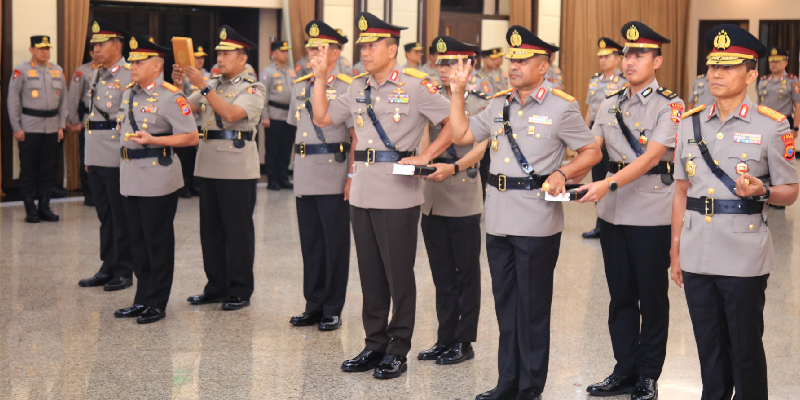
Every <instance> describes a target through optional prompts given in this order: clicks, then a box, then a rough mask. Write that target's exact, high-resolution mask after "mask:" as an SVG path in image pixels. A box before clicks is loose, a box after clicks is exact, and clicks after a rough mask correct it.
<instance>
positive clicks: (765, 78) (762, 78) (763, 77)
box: [760, 75, 769, 81]
mask: <svg viewBox="0 0 800 400" xmlns="http://www.w3.org/2000/svg"><path fill="white" fill-rule="evenodd" d="M767 79H769V76H768V75H764V76H762V77H761V79H760V80H762V81H765V80H767Z"/></svg>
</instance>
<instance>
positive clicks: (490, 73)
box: [481, 47, 508, 95]
mask: <svg viewBox="0 0 800 400" xmlns="http://www.w3.org/2000/svg"><path fill="white" fill-rule="evenodd" d="M504 55H505V53H504V52H503V49H502V48H500V47H495V48H492V49H489V50H481V61H483V66H484V67H483V69H482V70H481V73H483V74H484V75H486V76H487V77H488V78H489V83H490V85H491V88H492V90H491V91H490V92H487V91H486V90H485V89H486V88H483V89H484V90H483V92H484V93H485V94H487V95H493V94H495V93H497V92H502V91H503V90H506V89H508V72H506V71H504V70H503V56H504Z"/></svg>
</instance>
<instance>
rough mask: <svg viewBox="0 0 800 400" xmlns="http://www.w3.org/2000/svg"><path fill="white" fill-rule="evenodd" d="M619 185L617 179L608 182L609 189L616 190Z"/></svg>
mask: <svg viewBox="0 0 800 400" xmlns="http://www.w3.org/2000/svg"><path fill="white" fill-rule="evenodd" d="M618 187H619V185H617V181H609V182H608V191H610V192H614V191H616V190H617V188H618Z"/></svg>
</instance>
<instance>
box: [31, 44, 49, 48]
mask: <svg viewBox="0 0 800 400" xmlns="http://www.w3.org/2000/svg"><path fill="white" fill-rule="evenodd" d="M33 47H35V48H37V49H49V48H51V47H53V46H52V45H50V44H49V43H37V44H35V45H33Z"/></svg>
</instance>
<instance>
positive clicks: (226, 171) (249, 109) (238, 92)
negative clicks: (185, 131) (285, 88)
mask: <svg viewBox="0 0 800 400" xmlns="http://www.w3.org/2000/svg"><path fill="white" fill-rule="evenodd" d="M208 82H209V86H211V89H213V90H215V91H216V92H217V94H218V95H219V96H220V97H222V99H223V100H225V102H226V103H228V104H234V105H237V106H240V107H242V108H243V109H244V111H245V113H247V117H245V118H243V119H241V120H239V121H234V122H227V121H225V120H221V123H222V126H221V127H220V126H219V125H217V119H216V113H215V112H214V109H213V108H211V105H210V104H209V103H208V100H207V99H206V98H205V96H203V95H202V94H201V93H200V92H195V93H193V94H192V95H191V96H189V102H190V103H192V104H193V105H194V106H195V107H197V109H199V110H200V115H201V120H200V126H201V127H202V128H203V129H208V130H220V129H225V130H234V131H242V132H255V130H256V126H258V124H259V122H260V118H261V110H262V108H263V107H264V96H265V93H264V85H262V84H261V82H258V81H256V79H255V78H253V77H251V76H250V75H249V74H248V73H247V70H244V71H242V72H241V73H240V74H239V75H236V76H235V77H233V79H230V80H228V79H225V77H224V76H222V75H219V76H215V77H212V78H211V79H210V80H209V81H208ZM254 134H255V133H254ZM254 139H255V137H254ZM194 175H195V176H199V177H201V178H212V179H258V178H260V177H261V171H260V165H259V162H258V149H257V148H256V142H255V140H245V142H244V147H242V148H240V149H239V148H236V147H235V146H234V145H233V140H230V139H212V140H209V141H204V140H202V139H201V140H200V144H199V145H198V146H197V159H196V162H195V167H194Z"/></svg>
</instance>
